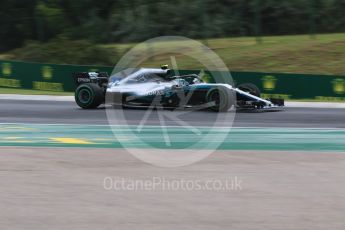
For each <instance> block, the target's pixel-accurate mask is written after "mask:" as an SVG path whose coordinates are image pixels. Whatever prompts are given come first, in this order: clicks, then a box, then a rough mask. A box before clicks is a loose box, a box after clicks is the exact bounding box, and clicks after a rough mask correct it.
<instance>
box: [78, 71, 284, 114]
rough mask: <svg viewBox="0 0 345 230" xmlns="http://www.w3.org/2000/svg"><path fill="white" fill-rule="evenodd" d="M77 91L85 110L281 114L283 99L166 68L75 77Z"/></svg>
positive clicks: (246, 84)
mask: <svg viewBox="0 0 345 230" xmlns="http://www.w3.org/2000/svg"><path fill="white" fill-rule="evenodd" d="M74 78H75V83H76V85H77V88H76V90H75V101H76V103H77V104H78V105H79V106H80V107H81V108H83V109H91V108H96V107H98V106H99V105H101V104H104V103H106V104H112V105H116V106H122V107H132V108H138V107H146V108H167V109H176V108H196V109H208V110H212V111H215V112H225V111H228V110H229V109H230V108H231V107H232V106H235V108H240V109H256V110H281V109H282V108H283V107H284V101H283V100H281V99H263V98H261V97H260V90H259V89H258V87H257V86H255V85H254V84H251V83H245V84H241V85H238V86H237V87H234V86H232V85H230V84H220V83H205V82H203V80H202V79H201V78H200V76H198V75H197V74H188V75H181V76H174V74H173V71H171V70H170V69H168V68H167V67H166V66H163V67H162V68H141V69H128V70H126V71H122V72H120V73H117V74H114V75H112V76H110V77H109V76H108V74H107V73H102V72H83V73H76V74H74Z"/></svg>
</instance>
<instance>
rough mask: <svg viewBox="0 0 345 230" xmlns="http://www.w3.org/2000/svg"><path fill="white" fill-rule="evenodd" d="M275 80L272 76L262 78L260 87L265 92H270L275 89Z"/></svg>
mask: <svg viewBox="0 0 345 230" xmlns="http://www.w3.org/2000/svg"><path fill="white" fill-rule="evenodd" d="M276 82H277V79H276V78H275V77H274V76H270V75H267V76H264V77H263V78H262V85H263V88H264V89H265V90H268V91H271V90H274V89H275V88H276Z"/></svg>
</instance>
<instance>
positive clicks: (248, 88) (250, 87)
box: [238, 83, 261, 97]
mask: <svg viewBox="0 0 345 230" xmlns="http://www.w3.org/2000/svg"><path fill="white" fill-rule="evenodd" d="M238 88H239V89H240V90H242V91H244V92H247V93H250V94H251V95H254V96H257V97H260V94H261V92H260V89H259V88H258V87H257V86H256V85H254V84H252V83H243V84H240V85H239V86H238Z"/></svg>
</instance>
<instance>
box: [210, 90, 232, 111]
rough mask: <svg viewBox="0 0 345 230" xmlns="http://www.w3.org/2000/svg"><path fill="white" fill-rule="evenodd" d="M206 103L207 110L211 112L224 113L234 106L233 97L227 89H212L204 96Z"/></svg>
mask: <svg viewBox="0 0 345 230" xmlns="http://www.w3.org/2000/svg"><path fill="white" fill-rule="evenodd" d="M206 102H207V103H208V104H210V106H209V107H208V108H209V109H210V110H211V111H214V112H226V111H228V110H229V109H230V108H231V106H232V105H233V104H234V96H233V94H232V93H231V92H230V90H229V89H227V88H223V87H217V88H212V89H210V90H209V91H208V92H207V94H206Z"/></svg>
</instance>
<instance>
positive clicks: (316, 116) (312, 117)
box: [0, 100, 345, 128]
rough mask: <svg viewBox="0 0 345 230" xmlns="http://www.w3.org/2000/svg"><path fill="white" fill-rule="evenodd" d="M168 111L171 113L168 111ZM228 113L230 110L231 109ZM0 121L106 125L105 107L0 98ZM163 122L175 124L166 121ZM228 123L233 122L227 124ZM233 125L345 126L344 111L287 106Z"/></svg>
mask: <svg viewBox="0 0 345 230" xmlns="http://www.w3.org/2000/svg"><path fill="white" fill-rule="evenodd" d="M167 113H174V112H171V111H167ZM230 113H231V112H230ZM124 114H125V118H126V119H125V121H123V122H122V121H119V122H120V124H121V123H123V124H129V125H136V124H138V123H139V122H140V121H141V120H142V118H143V116H144V114H145V110H139V109H135V110H133V109H126V110H124ZM217 116H219V114H217V113H213V112H206V111H195V112H186V113H184V114H183V115H182V116H180V119H182V120H183V121H185V122H187V123H188V124H190V125H195V126H212V125H213V123H214V120H215V119H216V118H217ZM0 123H43V124H108V121H107V116H106V109H105V107H100V108H98V109H94V110H83V109H80V108H78V107H77V105H76V104H75V103H74V102H56V101H51V102H50V101H29V100H28V101H19V100H18V101H16V100H0ZM146 125H161V124H159V120H158V119H157V116H154V114H152V116H150V117H149V118H148V121H147V123H146ZM166 125H176V124H175V123H174V122H173V121H167V123H166ZM227 125H228V126H231V125H232V124H231V123H229V124H227ZM233 126H234V127H298V128H302V127H303V128H345V110H344V109H334V108H333V109H330V108H286V109H285V111H280V112H260V113H256V112H239V111H237V113H236V115H235V120H234V124H233Z"/></svg>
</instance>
